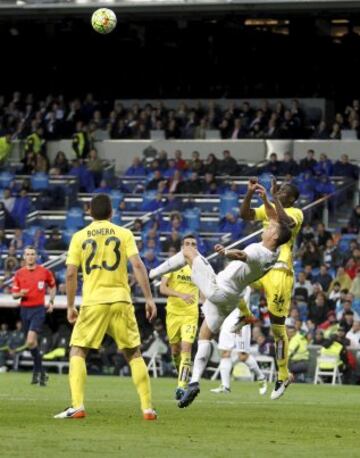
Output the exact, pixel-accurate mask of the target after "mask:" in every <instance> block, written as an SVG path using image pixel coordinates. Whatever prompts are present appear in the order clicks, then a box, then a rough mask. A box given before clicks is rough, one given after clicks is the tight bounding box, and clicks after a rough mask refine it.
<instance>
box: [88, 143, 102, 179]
mask: <svg viewBox="0 0 360 458" xmlns="http://www.w3.org/2000/svg"><path fill="white" fill-rule="evenodd" d="M87 168H88V170H89V171H90V172H91V173H92V176H93V178H94V184H95V187H96V188H97V187H98V186H99V185H100V182H101V180H102V176H103V171H104V166H103V162H102V160H101V159H100V158H99V157H98V153H97V151H96V149H95V148H92V149H91V150H90V151H89V158H88V161H87Z"/></svg>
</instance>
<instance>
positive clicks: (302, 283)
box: [294, 272, 314, 301]
mask: <svg viewBox="0 0 360 458" xmlns="http://www.w3.org/2000/svg"><path fill="white" fill-rule="evenodd" d="M313 290H314V288H313V286H312V284H311V282H310V281H309V280H307V279H306V276H305V272H299V275H298V281H297V282H296V283H295V289H294V295H295V297H298V296H301V297H302V298H304V300H305V301H307V300H308V299H309V297H310V296H311V295H312V294H313Z"/></svg>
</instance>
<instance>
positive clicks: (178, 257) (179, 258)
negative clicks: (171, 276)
mask: <svg viewBox="0 0 360 458" xmlns="http://www.w3.org/2000/svg"><path fill="white" fill-rule="evenodd" d="M185 265H186V261H185V258H184V255H183V252H182V251H179V253H176V254H174V256H171V257H170V258H169V259H167V260H166V261H164V262H163V263H162V264H160V265H159V266H157V267H155V269H151V271H150V275H149V277H150V279H151V280H152V279H153V278H155V277H161V276H162V275H165V274H167V273H169V272H174V271H175V270H179V269H181V267H184V266H185Z"/></svg>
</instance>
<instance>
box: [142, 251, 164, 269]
mask: <svg viewBox="0 0 360 458" xmlns="http://www.w3.org/2000/svg"><path fill="white" fill-rule="evenodd" d="M143 261H144V265H145V267H146V269H147V271H148V272H149V271H150V270H151V269H155V267H157V266H158V265H159V264H160V261H159V259H158V258H157V257H156V254H155V251H154V250H146V251H145V253H144V256H143Z"/></svg>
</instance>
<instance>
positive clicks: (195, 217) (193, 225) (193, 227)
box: [183, 207, 201, 232]
mask: <svg viewBox="0 0 360 458" xmlns="http://www.w3.org/2000/svg"><path fill="white" fill-rule="evenodd" d="M200 214H201V210H200V208H197V207H194V208H189V209H187V210H185V212H184V213H183V215H184V220H185V222H186V225H187V227H188V228H189V230H190V231H194V232H197V231H199V229H200Z"/></svg>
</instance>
